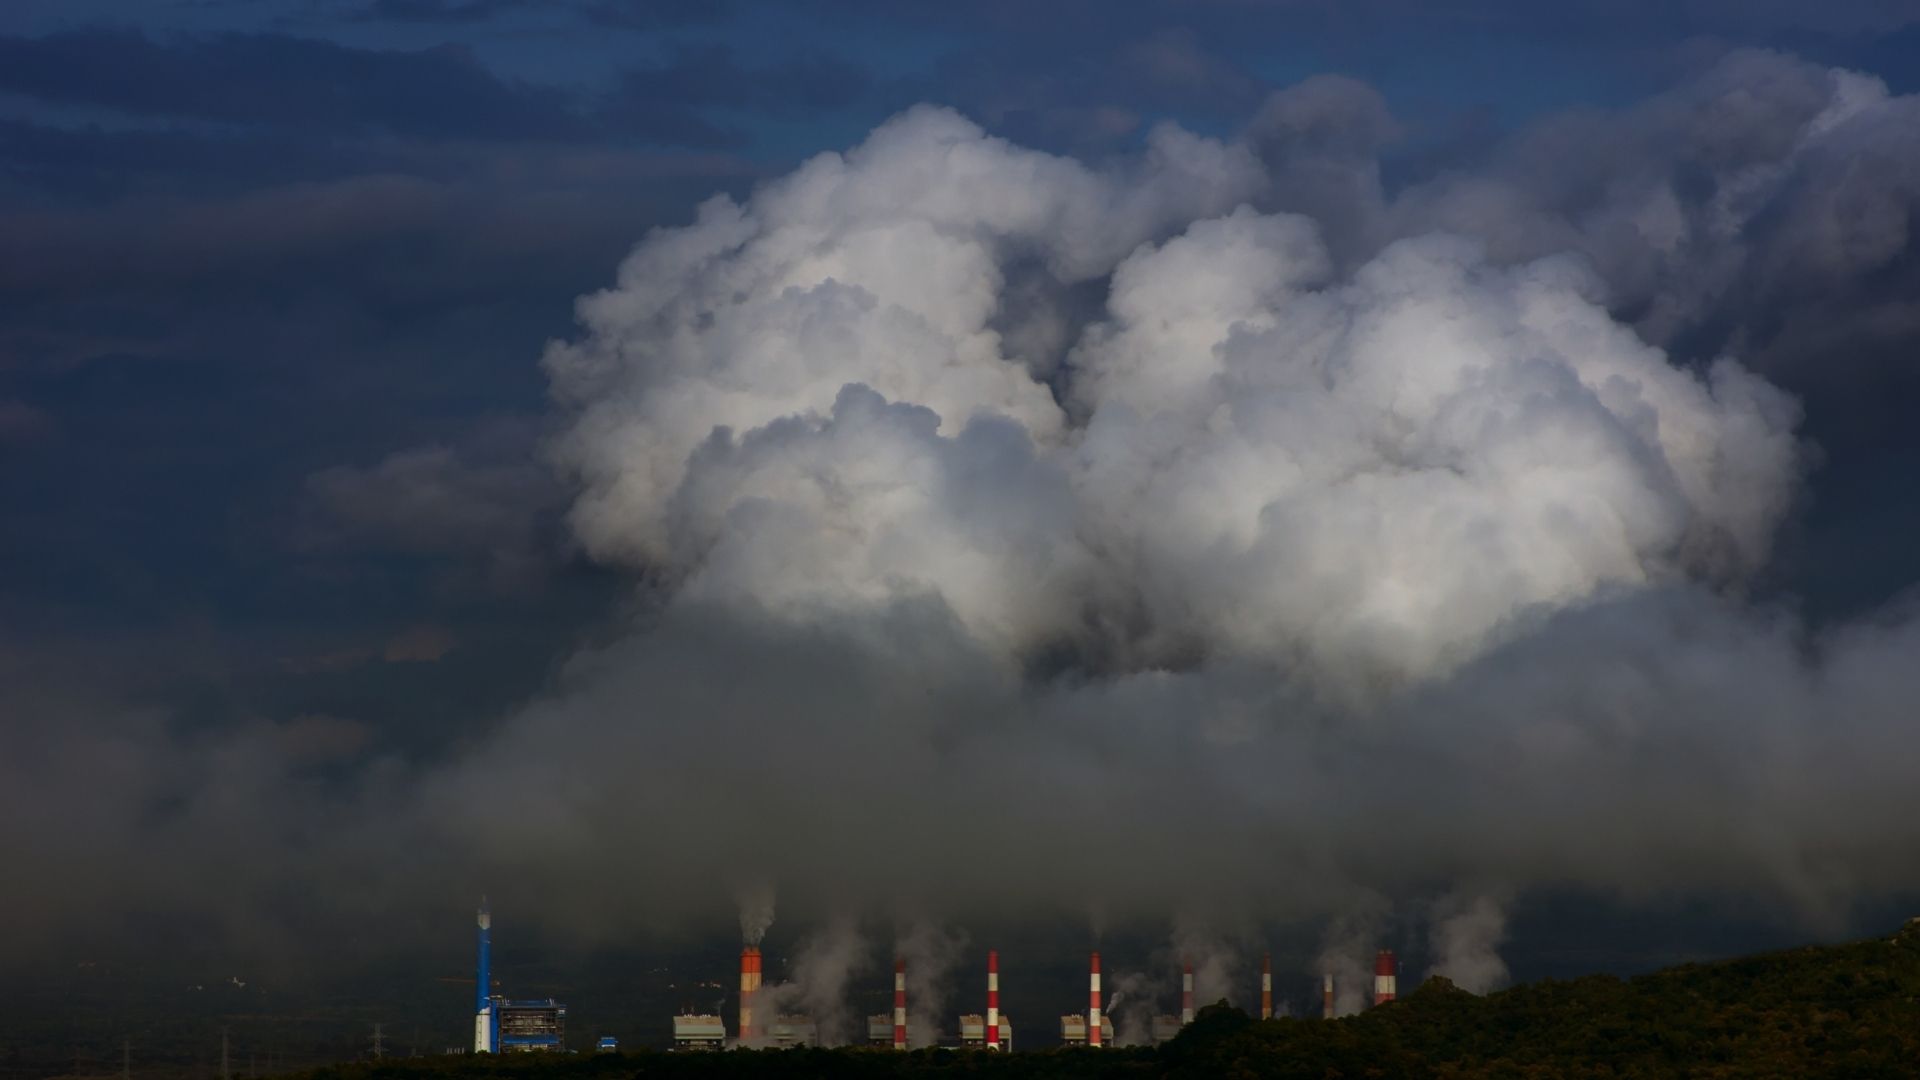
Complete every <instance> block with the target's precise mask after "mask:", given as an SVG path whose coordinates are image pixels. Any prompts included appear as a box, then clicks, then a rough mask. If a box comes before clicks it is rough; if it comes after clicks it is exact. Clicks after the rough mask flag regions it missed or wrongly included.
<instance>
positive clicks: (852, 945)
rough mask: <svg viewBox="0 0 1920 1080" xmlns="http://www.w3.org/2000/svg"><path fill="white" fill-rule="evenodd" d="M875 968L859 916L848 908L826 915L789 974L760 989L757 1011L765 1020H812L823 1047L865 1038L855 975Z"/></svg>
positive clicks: (756, 1001) (801, 946) (768, 1022)
mask: <svg viewBox="0 0 1920 1080" xmlns="http://www.w3.org/2000/svg"><path fill="white" fill-rule="evenodd" d="M872 967H873V950H872V949H871V947H870V946H869V945H868V943H867V941H866V939H865V938H864V937H862V936H861V934H860V927H859V923H858V922H857V920H855V919H853V918H852V917H851V916H849V915H848V914H847V913H845V912H838V913H835V914H833V915H831V916H830V917H828V918H827V919H825V920H824V921H823V922H822V924H821V925H820V926H819V927H818V928H817V929H815V930H813V931H811V932H810V933H808V935H807V936H806V937H805V938H804V939H803V940H802V941H801V943H800V947H799V950H798V952H797V953H796V954H795V956H794V960H793V964H792V966H791V968H790V977H789V978H788V979H787V980H785V981H783V982H779V983H768V984H764V985H763V986H762V987H761V990H760V994H759V996H758V997H757V998H756V999H755V1002H754V1008H755V1010H756V1013H758V1012H760V1011H763V1010H764V1012H765V1017H766V1019H765V1023H767V1024H772V1023H774V1022H775V1021H776V1019H777V1018H778V1017H781V1016H802V1017H805V1018H807V1019H808V1020H810V1021H812V1023H813V1026H814V1032H815V1035H816V1037H817V1038H818V1040H819V1045H821V1046H847V1045H851V1044H854V1043H857V1042H860V1041H864V1039H865V1037H866V1028H865V1017H863V1016H860V1015H858V1014H857V1013H856V1012H855V1010H854V1009H853V1008H852V1007H851V1006H850V1005H849V1004H848V992H849V991H850V990H851V988H852V985H853V981H854V979H856V978H858V977H860V976H862V975H865V974H867V973H869V972H870V971H871V970H872Z"/></svg>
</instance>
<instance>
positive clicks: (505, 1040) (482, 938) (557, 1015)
mask: <svg viewBox="0 0 1920 1080" xmlns="http://www.w3.org/2000/svg"><path fill="white" fill-rule="evenodd" d="M475 921H476V922H477V923H478V924H479V928H480V934H479V954H480V955H479V970H478V971H477V972H476V988H475V993H474V1014H473V1052H474V1053H476V1054H498V1053H509V1052H529V1051H542V1050H549V1051H557V1050H562V1049H564V1048H565V1044H566V1027H567V1007H566V1006H565V1005H562V1004H560V1003H559V1002H558V1001H555V1000H553V999H552V998H547V999H545V1000H537V1001H510V1000H508V999H507V998H504V997H501V996H498V995H496V994H494V992H493V915H492V913H491V912H490V911H489V910H488V909H487V902H486V899H485V898H482V899H481V901H480V910H479V912H478V917H477V918H476V920H475Z"/></svg>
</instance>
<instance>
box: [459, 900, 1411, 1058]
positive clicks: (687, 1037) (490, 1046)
mask: <svg viewBox="0 0 1920 1080" xmlns="http://www.w3.org/2000/svg"><path fill="white" fill-rule="evenodd" d="M475 923H476V927H477V936H476V943H475V944H476V953H477V969H476V986H475V992H474V1020H473V1052H474V1053H477V1054H489V1053H512V1052H534V1051H549V1052H564V1051H565V1049H566V1046H565V1041H566V1018H567V1006H565V1005H563V1004H561V1003H560V1002H559V1001H557V1000H555V999H552V998H546V999H534V1000H513V999H510V998H508V997H506V996H505V995H501V994H496V993H494V992H493V918H492V913H491V911H490V909H489V907H488V905H487V902H486V900H485V899H482V900H481V902H480V907H479V909H478V911H477V913H476V919H475ZM986 961H987V963H986V968H987V970H986V975H987V978H986V987H985V989H986V1000H985V1005H986V1011H985V1012H984V1013H978V1012H968V1013H962V1014H961V1015H960V1016H959V1017H958V1018H957V1024H956V1030H955V1033H954V1034H951V1035H949V1036H948V1038H949V1039H951V1040H952V1041H948V1042H944V1043H942V1045H946V1046H949V1047H957V1048H960V1049H973V1050H980V1051H983V1052H1007V1051H1011V1050H1012V1049H1013V1023H1012V1021H1011V1020H1010V1019H1009V1018H1008V1017H1007V1015H1006V1014H1005V1013H1003V1012H1002V1011H1001V1010H1000V953H999V951H998V950H997V949H990V950H988V951H987V956H986ZM764 965H765V958H764V956H763V954H762V953H761V950H760V947H759V946H757V945H748V946H746V947H744V948H742V949H741V950H740V983H739V987H740V1002H739V1013H738V1019H737V1026H736V1028H735V1030H734V1033H733V1035H732V1037H731V1038H729V1034H728V1031H727V1025H726V1021H725V1019H724V1018H723V1017H722V1016H720V1015H717V1014H714V1013H695V1012H692V1011H687V1012H682V1013H680V1014H679V1015H676V1016H674V1017H673V1018H672V1030H673V1034H672V1048H673V1049H674V1050H680V1051H693V1050H721V1049H724V1048H726V1047H727V1046H729V1045H733V1046H740V1047H771V1048H786V1047H797V1046H818V1045H821V1042H820V1025H818V1024H816V1023H815V1022H814V1019H813V1018H812V1017H810V1016H804V1015H794V1014H786V1013H781V1014H779V1015H772V1014H771V1012H770V1011H769V1014H768V1015H760V1014H759V1012H757V1011H756V1010H757V1009H758V1006H759V1003H760V997H761V990H762V988H763V980H764V978H765V967H764ZM1398 976H1399V962H1398V960H1397V959H1396V957H1395V955H1394V953H1393V950H1391V949H1381V950H1379V951H1378V952H1376V953H1375V955H1374V976H1373V998H1372V1000H1373V1004H1374V1005H1384V1004H1387V1003H1388V1002H1391V1001H1393V1000H1394V999H1395V998H1396V997H1397V996H1398V989H1399V987H1398V983H1399V978H1398ZM706 985H710V986H711V985H714V984H706ZM976 985H978V984H976ZM1259 994H1260V1000H1259V1017H1260V1019H1262V1020H1268V1019H1272V1018H1273V1015H1274V1012H1273V956H1272V954H1271V953H1262V954H1261V957H1260V987H1259ZM769 1000H774V1001H778V1000H779V999H777V998H774V999H769ZM1117 1001H1118V999H1117V998H1116V1003H1117ZM1195 1005H1196V1002H1195V1000H1194V972H1193V962H1192V960H1191V959H1189V958H1186V957H1182V958H1181V961H1180V1011H1179V1015H1177V1016H1174V1015H1169V1014H1159V1015H1155V1016H1152V1017H1148V1018H1146V1019H1147V1020H1148V1024H1147V1031H1146V1035H1147V1037H1148V1038H1150V1039H1151V1041H1152V1042H1155V1043H1159V1042H1164V1041H1166V1040H1168V1039H1171V1038H1173V1037H1175V1036H1176V1035H1178V1034H1179V1033H1180V1030H1181V1029H1182V1028H1184V1027H1186V1026H1187V1025H1189V1024H1191V1023H1193V1021H1194V1018H1195V1015H1196V1013H1195ZM907 1009H908V999H907V963H906V958H905V957H904V956H897V957H896V958H895V959H894V963H893V1009H892V1011H891V1012H890V1013H876V1014H874V1015H871V1016H869V1017H867V1031H866V1040H865V1041H866V1042H867V1044H868V1045H870V1046H874V1047H883V1048H888V1049H891V1050H893V1051H896V1052H899V1051H905V1050H907V1049H909V1046H908V1022H907V1020H908V1014H907ZM1334 1014H1335V1004H1334V977H1333V974H1332V972H1325V973H1323V974H1322V976H1321V1016H1322V1017H1323V1018H1325V1019H1329V1020H1330V1019H1333V1018H1334ZM1135 1030H1136V1031H1137V1029H1135ZM1114 1035H1115V1032H1114V1023H1113V1019H1112V1017H1111V1016H1110V1015H1108V1013H1107V1009H1106V1002H1105V999H1104V996H1103V992H1102V986H1101V968H1100V953H1099V952H1098V951H1097V950H1096V951H1094V952H1091V953H1089V954H1088V958H1087V1006H1086V1011H1085V1012H1084V1013H1067V1014H1065V1015H1063V1016H1061V1017H1060V1039H1061V1041H1062V1042H1063V1043H1065V1044H1066V1045H1068V1046H1084V1047H1088V1048H1093V1049H1098V1048H1102V1047H1107V1046H1113V1045H1116V1043H1115V1041H1114ZM1138 1038H1140V1035H1138V1034H1136V1035H1132V1036H1129V1039H1130V1040H1135V1039H1138ZM1132 1044H1133V1043H1131V1042H1130V1043H1129V1045H1132ZM595 1048H596V1049H599V1050H602V1051H617V1049H618V1043H617V1041H616V1040H614V1039H612V1038H611V1037H603V1038H602V1039H601V1040H600V1042H599V1043H598V1044H597V1045H596V1047H595Z"/></svg>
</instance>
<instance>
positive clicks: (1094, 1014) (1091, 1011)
mask: <svg viewBox="0 0 1920 1080" xmlns="http://www.w3.org/2000/svg"><path fill="white" fill-rule="evenodd" d="M1087 990H1088V994H1087V1045H1088V1046H1099V1045H1100V954H1099V953H1097V952H1096V953H1094V954H1093V968H1092V973H1091V975H1090V976H1089V977H1088V981H1087Z"/></svg>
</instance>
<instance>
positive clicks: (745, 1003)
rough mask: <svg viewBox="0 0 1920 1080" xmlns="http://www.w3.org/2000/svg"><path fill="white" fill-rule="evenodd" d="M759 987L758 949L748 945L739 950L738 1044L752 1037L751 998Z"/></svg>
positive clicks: (743, 1043) (745, 1043)
mask: <svg viewBox="0 0 1920 1080" xmlns="http://www.w3.org/2000/svg"><path fill="white" fill-rule="evenodd" d="M759 989H760V950H759V949H756V948H754V947H753V946H751V945H749V946H747V947H746V948H744V949H741V950H740V1045H742V1046H745V1045H747V1043H748V1041H749V1040H751V1039H752V1038H753V998H754V992H755V991H757V990H759Z"/></svg>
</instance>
